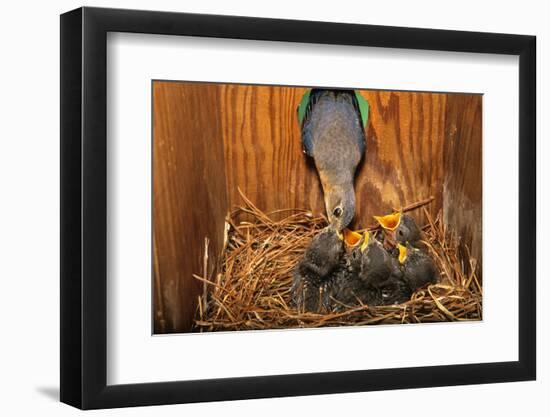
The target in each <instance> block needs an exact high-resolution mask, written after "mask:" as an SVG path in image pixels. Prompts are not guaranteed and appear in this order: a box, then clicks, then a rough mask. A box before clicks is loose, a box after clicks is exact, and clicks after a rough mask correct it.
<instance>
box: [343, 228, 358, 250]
mask: <svg viewBox="0 0 550 417" xmlns="http://www.w3.org/2000/svg"><path fill="white" fill-rule="evenodd" d="M362 237H363V236H362V235H361V233H357V232H354V231H353V230H349V229H344V233H343V240H344V242H346V245H347V246H350V247H353V246H356V245H357V244H358V243H359V241H360V240H361V238H362Z"/></svg>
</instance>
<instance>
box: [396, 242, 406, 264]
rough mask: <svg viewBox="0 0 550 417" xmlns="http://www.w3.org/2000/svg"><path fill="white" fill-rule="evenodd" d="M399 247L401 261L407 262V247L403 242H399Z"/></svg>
mask: <svg viewBox="0 0 550 417" xmlns="http://www.w3.org/2000/svg"><path fill="white" fill-rule="evenodd" d="M397 247H398V249H399V263H401V264H402V263H403V262H405V259H406V258H407V248H406V247H405V246H403V245H402V244H401V243H398V244H397Z"/></svg>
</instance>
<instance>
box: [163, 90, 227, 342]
mask: <svg viewBox="0 0 550 417" xmlns="http://www.w3.org/2000/svg"><path fill="white" fill-rule="evenodd" d="M219 114H220V107H219V102H218V87H216V86H215V85H201V84H194V83H191V84H187V83H186V84H183V83H171V82H158V81H157V82H154V84H153V164H154V167H153V173H154V174H153V220H154V223H153V225H154V226H153V234H154V243H153V244H154V251H153V253H154V254H155V262H154V274H155V280H154V282H155V283H157V284H156V285H155V289H156V290H157V294H155V297H154V304H155V306H154V310H155V320H154V328H155V332H156V331H159V332H160V331H164V332H172V331H178V332H180V331H186V330H189V329H190V326H191V324H192V319H193V314H194V312H195V307H196V300H197V296H198V294H199V293H200V292H201V289H202V285H201V283H200V282H199V281H197V280H195V279H194V278H193V277H192V274H194V273H195V274H196V273H201V272H202V259H203V250H204V238H205V237H208V238H209V239H210V240H211V245H210V247H211V248H212V253H218V252H219V251H220V250H221V247H222V244H223V230H224V218H225V215H226V213H227V210H228V206H227V198H226V192H225V162H224V154H223V143H222V135H221V124H220V121H219ZM159 291H160V294H159Z"/></svg>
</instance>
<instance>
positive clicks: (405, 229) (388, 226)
mask: <svg viewBox="0 0 550 417" xmlns="http://www.w3.org/2000/svg"><path fill="white" fill-rule="evenodd" d="M374 218H375V219H376V221H377V222H378V223H379V224H380V226H382V229H383V231H384V235H383V237H384V247H385V248H386V249H388V250H390V251H393V249H395V248H396V246H397V243H401V244H402V245H405V244H406V243H410V244H411V245H412V246H415V247H420V246H421V245H422V244H421V239H422V235H421V231H420V228H419V227H418V226H417V224H416V222H415V221H414V219H413V218H412V217H411V216H409V215H408V214H402V213H401V212H398V213H392V214H388V215H386V216H374Z"/></svg>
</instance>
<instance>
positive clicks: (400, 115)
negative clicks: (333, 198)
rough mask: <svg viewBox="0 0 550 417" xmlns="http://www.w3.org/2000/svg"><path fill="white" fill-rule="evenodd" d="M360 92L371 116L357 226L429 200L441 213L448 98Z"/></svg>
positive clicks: (359, 177)
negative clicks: (366, 102) (380, 215)
mask: <svg viewBox="0 0 550 417" xmlns="http://www.w3.org/2000/svg"><path fill="white" fill-rule="evenodd" d="M361 94H362V95H363V97H364V98H365V99H366V100H367V101H368V102H369V104H370V117H369V125H368V128H367V151H366V154H365V157H364V161H363V163H362V165H361V166H360V167H359V169H358V173H357V177H356V194H357V200H358V211H357V215H356V220H355V223H356V225H358V226H366V225H368V224H369V223H371V222H372V216H373V215H379V214H384V213H389V212H391V210H392V208H400V207H403V206H406V205H407V204H410V203H413V202H415V201H418V200H422V199H424V198H427V197H430V196H434V197H435V201H434V203H432V208H433V209H434V210H435V211H438V210H439V209H440V208H441V206H442V190H441V186H442V183H443V177H444V176H443V142H444V129H445V108H446V100H447V95H446V94H436V93H410V92H390V91H371V90H368V91H367V90H364V91H361ZM418 217H419V220H420V221H422V220H423V219H422V218H421V215H419V216H418Z"/></svg>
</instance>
